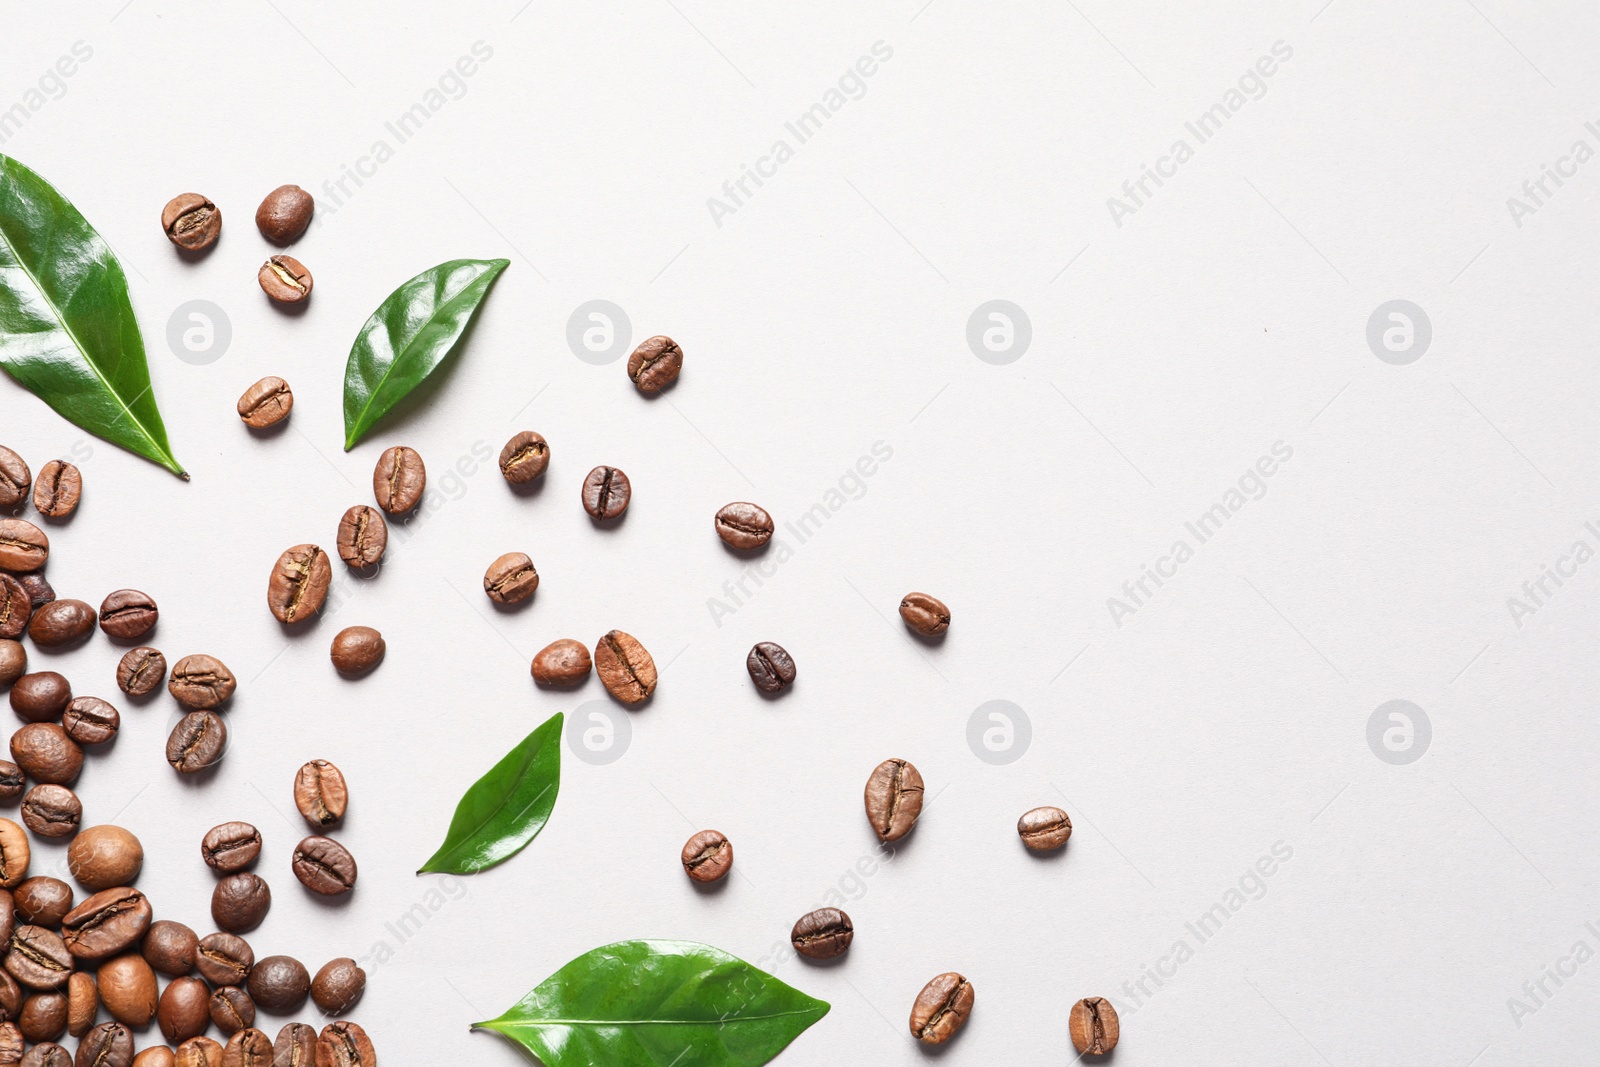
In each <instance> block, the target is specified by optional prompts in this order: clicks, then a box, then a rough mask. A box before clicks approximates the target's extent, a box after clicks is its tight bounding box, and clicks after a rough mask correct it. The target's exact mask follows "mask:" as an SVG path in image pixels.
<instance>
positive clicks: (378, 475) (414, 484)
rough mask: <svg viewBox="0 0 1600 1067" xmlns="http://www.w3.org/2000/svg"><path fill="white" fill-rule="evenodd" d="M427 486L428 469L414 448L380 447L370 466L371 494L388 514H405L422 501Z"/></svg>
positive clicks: (400, 446)
mask: <svg viewBox="0 0 1600 1067" xmlns="http://www.w3.org/2000/svg"><path fill="white" fill-rule="evenodd" d="M427 488H428V468H427V467H426V466H424V464H423V462H422V457H421V456H419V455H418V454H417V451H416V449H413V448H407V447H405V446H404V445H395V446H394V447H393V448H386V449H384V450H383V455H381V456H379V457H378V463H377V466H375V467H374V468H373V469H372V493H373V495H374V496H376V497H377V498H378V506H379V507H380V508H382V509H383V510H384V511H387V512H388V513H389V514H390V515H405V514H407V513H408V512H410V511H411V510H412V509H414V508H415V507H416V506H417V505H418V504H420V503H422V494H423V493H424V492H425V491H426V490H427Z"/></svg>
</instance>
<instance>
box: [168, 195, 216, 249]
mask: <svg viewBox="0 0 1600 1067" xmlns="http://www.w3.org/2000/svg"><path fill="white" fill-rule="evenodd" d="M161 229H162V230H163V231H164V232H165V233H166V235H167V240H169V241H171V242H172V243H173V244H175V245H177V246H178V247H179V248H181V249H183V250H184V251H185V252H200V251H203V250H204V249H207V248H210V247H211V246H212V245H214V244H216V242H217V238H218V236H220V235H221V233H222V212H221V211H219V210H217V205H215V204H213V203H212V202H211V201H210V200H207V199H206V198H205V197H203V196H201V195H200V194H199V193H179V194H178V195H177V196H175V197H173V198H172V199H171V200H169V201H167V206H166V207H164V208H162V209H161Z"/></svg>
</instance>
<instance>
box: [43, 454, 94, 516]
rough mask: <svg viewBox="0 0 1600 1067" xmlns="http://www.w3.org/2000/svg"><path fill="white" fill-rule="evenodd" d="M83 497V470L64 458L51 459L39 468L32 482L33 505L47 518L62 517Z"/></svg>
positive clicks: (75, 508)
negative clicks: (36, 478) (36, 477)
mask: <svg viewBox="0 0 1600 1067" xmlns="http://www.w3.org/2000/svg"><path fill="white" fill-rule="evenodd" d="M81 499H83V472H82V471H80V470H79V469H78V468H77V467H76V466H74V465H73V464H71V463H68V462H67V461H66V460H62V459H53V460H51V461H50V462H49V463H46V464H45V465H44V466H43V467H41V468H39V477H38V480H36V481H35V482H34V483H33V507H34V510H35V511H37V512H38V513H39V514H41V515H43V516H44V517H45V518H47V519H64V518H66V517H67V516H68V515H71V514H72V513H73V512H74V511H76V510H78V501H79V500H81Z"/></svg>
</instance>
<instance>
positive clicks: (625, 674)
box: [594, 630, 656, 704]
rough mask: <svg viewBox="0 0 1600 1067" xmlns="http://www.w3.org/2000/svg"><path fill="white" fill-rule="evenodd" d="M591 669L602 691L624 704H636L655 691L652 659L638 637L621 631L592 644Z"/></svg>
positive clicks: (654, 666) (654, 663)
mask: <svg viewBox="0 0 1600 1067" xmlns="http://www.w3.org/2000/svg"><path fill="white" fill-rule="evenodd" d="M594 669H595V673H596V674H598V675H600V681H601V683H602V684H603V685H604V686H605V687H606V692H608V693H610V694H611V695H612V696H614V697H616V698H617V699H618V700H620V701H622V702H623V703H624V704H638V703H640V702H641V701H643V700H645V699H647V698H648V697H649V696H650V694H651V693H654V692H655V691H656V661H655V660H653V659H651V658H650V653H649V652H646V651H645V647H644V646H643V645H641V644H640V643H639V640H638V638H636V637H634V636H633V635H632V634H626V633H623V632H622V631H621V630H612V631H610V632H609V633H607V634H606V635H605V636H604V637H602V638H600V640H599V641H597V642H596V643H595V646H594Z"/></svg>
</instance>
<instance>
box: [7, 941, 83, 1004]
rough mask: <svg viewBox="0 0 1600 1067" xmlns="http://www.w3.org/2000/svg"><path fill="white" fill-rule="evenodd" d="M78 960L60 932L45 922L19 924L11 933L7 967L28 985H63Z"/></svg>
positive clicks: (11, 973)
mask: <svg viewBox="0 0 1600 1067" xmlns="http://www.w3.org/2000/svg"><path fill="white" fill-rule="evenodd" d="M75 966H76V964H75V963H74V961H73V958H72V953H71V952H68V951H67V946H66V945H65V944H64V943H63V942H62V940H61V936H60V935H59V934H57V933H56V932H55V931H53V930H46V929H45V928H44V927H42V926H19V927H18V928H17V932H16V933H14V934H12V935H11V950H10V951H9V952H7V953H6V958H5V968H6V971H7V972H9V973H10V975H11V977H13V978H15V979H16V980H17V981H18V982H20V983H21V984H22V985H24V986H26V987H27V988H29V989H60V988H62V987H63V986H65V985H66V984H67V979H68V977H70V976H71V974H72V972H73V969H74V967H75Z"/></svg>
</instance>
